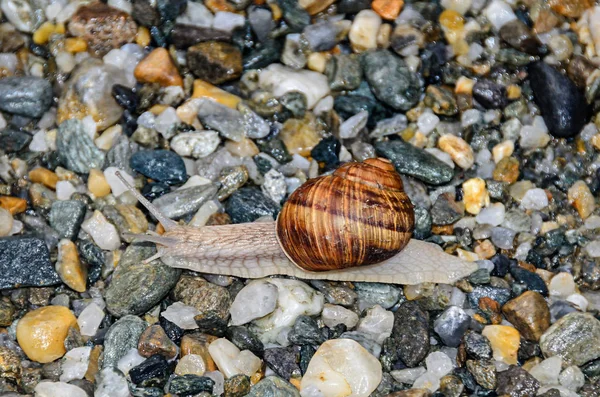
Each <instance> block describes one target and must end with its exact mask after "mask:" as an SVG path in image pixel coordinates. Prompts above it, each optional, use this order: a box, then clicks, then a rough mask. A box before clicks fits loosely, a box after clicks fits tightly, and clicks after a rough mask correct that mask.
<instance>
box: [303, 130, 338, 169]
mask: <svg viewBox="0 0 600 397" xmlns="http://www.w3.org/2000/svg"><path fill="white" fill-rule="evenodd" d="M341 146H342V144H341V142H340V141H338V140H337V139H335V137H333V136H331V137H328V138H324V139H321V141H320V142H319V143H318V144H317V146H315V147H314V148H313V149H312V150H311V151H310V155H311V157H312V158H313V159H315V160H316V161H318V162H320V163H324V164H325V166H324V167H323V170H324V171H330V170H333V169H335V168H337V166H338V165H339V164H340V159H339V154H340V148H341Z"/></svg>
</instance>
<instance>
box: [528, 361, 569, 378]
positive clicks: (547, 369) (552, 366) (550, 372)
mask: <svg viewBox="0 0 600 397" xmlns="http://www.w3.org/2000/svg"><path fill="white" fill-rule="evenodd" d="M561 366H562V358H560V357H559V356H554V357H550V358H547V359H545V360H544V361H542V362H541V363H539V364H538V365H536V366H534V367H533V368H531V370H530V371H529V373H530V374H531V375H532V376H533V377H534V378H536V379H537V380H539V381H540V383H541V384H542V385H556V384H558V375H559V374H560V370H561Z"/></svg>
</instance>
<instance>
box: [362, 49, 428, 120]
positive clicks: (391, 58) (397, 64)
mask: <svg viewBox="0 0 600 397" xmlns="http://www.w3.org/2000/svg"><path fill="white" fill-rule="evenodd" d="M361 64H362V67H363V70H364V73H365V78H366V79H367V81H368V82H369V84H370V86H371V89H372V90H373V92H374V93H375V96H376V97H377V98H378V99H379V100H381V101H382V102H384V103H385V104H387V105H389V106H391V107H392V108H394V109H397V110H404V111H406V110H408V109H410V108H411V107H413V106H414V105H415V104H416V103H417V101H418V100H419V96H420V94H421V91H422V87H421V82H420V81H419V78H418V76H417V75H416V74H414V73H413V72H411V71H410V69H409V68H408V66H407V65H406V63H405V62H404V60H403V59H402V58H400V57H397V56H396V55H394V54H392V53H391V52H390V51H387V50H379V51H373V52H366V53H364V55H362V57H361Z"/></svg>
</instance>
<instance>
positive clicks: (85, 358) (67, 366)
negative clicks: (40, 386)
mask: <svg viewBox="0 0 600 397" xmlns="http://www.w3.org/2000/svg"><path fill="white" fill-rule="evenodd" d="M91 352H92V348H91V347H89V346H84V347H76V348H74V349H71V350H69V351H68V352H67V353H66V354H65V356H64V358H63V361H62V365H61V371H62V372H61V375H60V381H61V382H70V381H72V380H75V379H83V377H84V376H85V373H86V372H87V369H88V365H89V362H90V353H91Z"/></svg>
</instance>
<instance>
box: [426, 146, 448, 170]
mask: <svg viewBox="0 0 600 397" xmlns="http://www.w3.org/2000/svg"><path fill="white" fill-rule="evenodd" d="M425 151H426V152H428V153H431V154H433V155H434V156H435V157H437V159H438V160H441V161H443V162H444V163H446V164H448V166H450V168H454V161H452V157H451V156H450V155H449V154H448V153H446V152H444V151H442V150H440V149H438V148H436V147H429V148H426V149H425Z"/></svg>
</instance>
